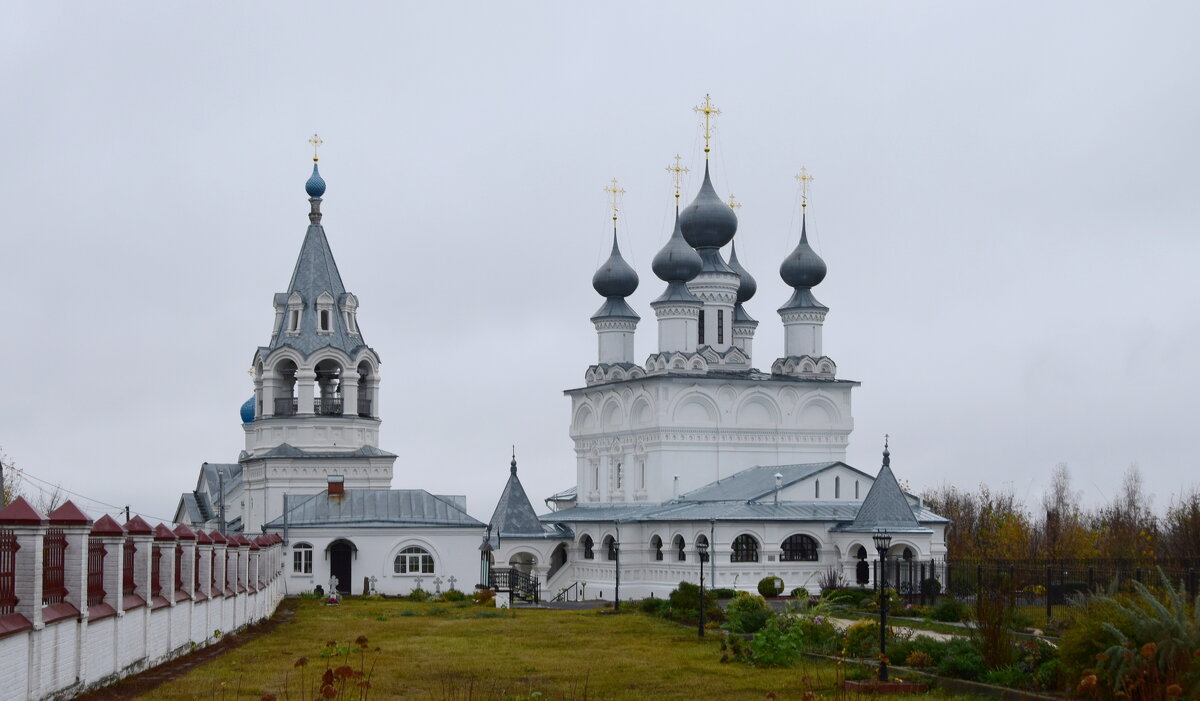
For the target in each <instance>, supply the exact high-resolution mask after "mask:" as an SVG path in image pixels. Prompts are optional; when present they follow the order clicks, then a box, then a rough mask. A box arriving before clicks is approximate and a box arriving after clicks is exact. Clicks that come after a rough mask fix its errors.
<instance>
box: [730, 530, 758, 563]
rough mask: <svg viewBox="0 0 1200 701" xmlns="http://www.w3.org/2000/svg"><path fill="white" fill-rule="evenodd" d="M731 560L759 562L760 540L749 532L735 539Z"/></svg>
mask: <svg viewBox="0 0 1200 701" xmlns="http://www.w3.org/2000/svg"><path fill="white" fill-rule="evenodd" d="M729 561H730V562H758V541H757V540H755V539H754V536H752V535H750V534H749V533H743V534H741V535H740V536H738V537H736V538H734V539H733V554H732V555H731V556H730V558H729Z"/></svg>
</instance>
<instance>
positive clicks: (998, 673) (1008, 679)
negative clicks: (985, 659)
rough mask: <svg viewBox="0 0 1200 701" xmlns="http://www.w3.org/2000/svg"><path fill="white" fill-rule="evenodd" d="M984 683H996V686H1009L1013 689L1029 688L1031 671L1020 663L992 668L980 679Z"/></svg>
mask: <svg viewBox="0 0 1200 701" xmlns="http://www.w3.org/2000/svg"><path fill="white" fill-rule="evenodd" d="M980 681H982V682H983V683H984V684H994V685H996V686H1007V687H1009V688H1012V689H1026V688H1029V681H1030V679H1029V672H1026V671H1025V670H1024V669H1022V668H1021V667H1020V666H1019V665H1015V664H1014V665H1009V666H1007V667H1001V668H999V669H991V670H988V671H987V672H985V673H984V675H983V678H982V679H980Z"/></svg>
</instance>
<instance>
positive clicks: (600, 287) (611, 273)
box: [592, 232, 638, 297]
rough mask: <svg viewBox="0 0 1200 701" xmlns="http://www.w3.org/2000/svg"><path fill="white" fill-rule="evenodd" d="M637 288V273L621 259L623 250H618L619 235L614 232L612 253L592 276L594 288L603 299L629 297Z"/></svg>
mask: <svg viewBox="0 0 1200 701" xmlns="http://www.w3.org/2000/svg"><path fill="white" fill-rule="evenodd" d="M637 286H638V276H637V272H636V271H634V269H633V268H631V267H629V264H628V263H626V262H625V259H624V258H622V257H621V249H619V248H617V234H616V232H613V246H612V253H611V254H609V256H608V260H606V261H604V265H601V266H600V269H599V270H597V271H596V274H595V275H593V276H592V287H594V288H595V289H596V291H597V292H599V293H600V296H602V297H628V296H629V295H631V294H633V292H634V290H636V289H637Z"/></svg>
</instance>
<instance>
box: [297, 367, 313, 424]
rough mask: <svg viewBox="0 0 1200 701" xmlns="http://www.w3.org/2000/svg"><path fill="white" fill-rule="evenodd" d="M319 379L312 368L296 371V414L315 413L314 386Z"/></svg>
mask: <svg viewBox="0 0 1200 701" xmlns="http://www.w3.org/2000/svg"><path fill="white" fill-rule="evenodd" d="M316 379H317V373H315V372H313V371H312V369H311V368H304V369H302V370H297V371H296V402H297V403H296V413H297V414H311V413H313V385H314V384H315V382H316Z"/></svg>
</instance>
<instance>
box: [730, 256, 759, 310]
mask: <svg viewBox="0 0 1200 701" xmlns="http://www.w3.org/2000/svg"><path fill="white" fill-rule="evenodd" d="M729 267H730V268H731V269H732V270H733V272H735V273H737V274H738V277H739V278H741V280H742V281H741V282H740V283H739V284H738V289H737V303H738V304H741V303H742V302H748V301H750V298H751V297H753V296H754V293H755V292H758V281H757V280H755V279H754V276H753V275H751V274H750V273H749V272H748V271H747V270H746V269H745V268H743V267H742V264H741V263H740V262H738V257H737V243H734V242H731V243H730V244H729Z"/></svg>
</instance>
